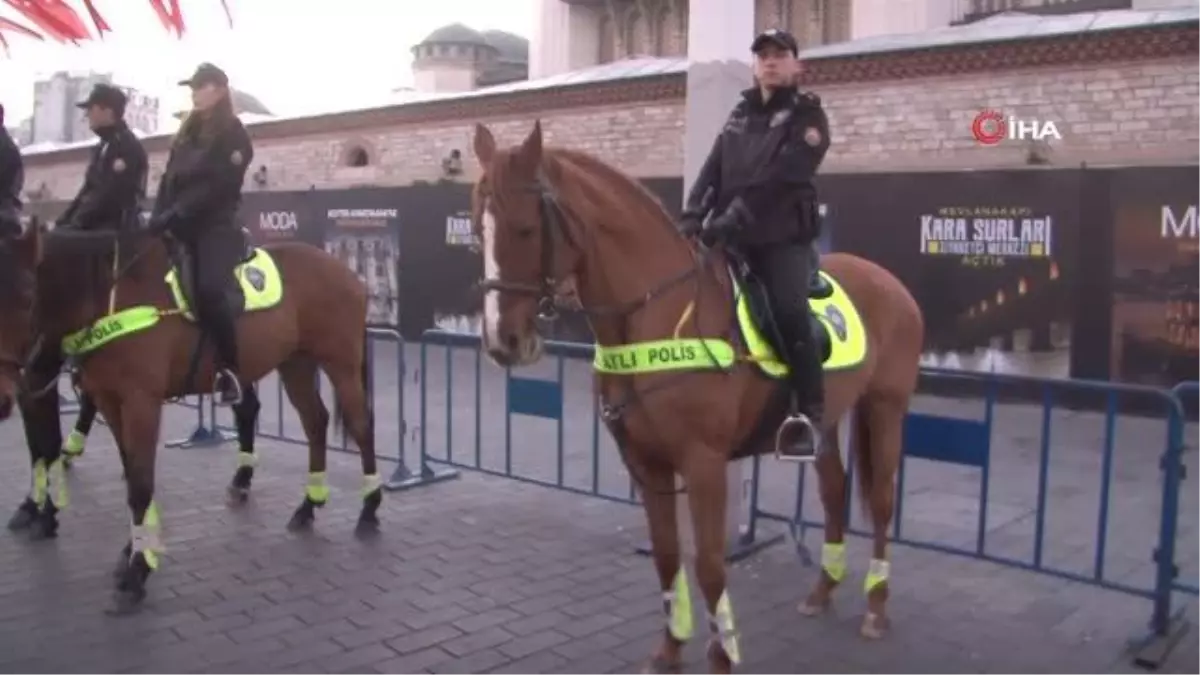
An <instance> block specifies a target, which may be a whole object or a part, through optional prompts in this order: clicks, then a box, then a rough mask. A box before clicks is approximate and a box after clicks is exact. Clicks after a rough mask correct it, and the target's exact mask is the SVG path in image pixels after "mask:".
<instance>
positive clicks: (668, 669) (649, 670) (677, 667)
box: [642, 656, 683, 675]
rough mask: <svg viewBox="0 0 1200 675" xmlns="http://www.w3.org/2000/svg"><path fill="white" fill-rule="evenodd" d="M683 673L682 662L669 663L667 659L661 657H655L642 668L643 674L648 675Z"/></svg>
mask: <svg viewBox="0 0 1200 675" xmlns="http://www.w3.org/2000/svg"><path fill="white" fill-rule="evenodd" d="M682 672H683V664H682V663H681V662H679V661H674V662H672V661H668V660H667V659H665V658H663V657H661V656H655V657H654V658H652V659H650V660H649V661H647V662H646V665H644V666H642V673H645V674H646V675H653V674H655V673H659V674H665V673H682Z"/></svg>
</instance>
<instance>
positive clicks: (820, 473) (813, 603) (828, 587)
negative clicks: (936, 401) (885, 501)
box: [800, 415, 865, 616]
mask: <svg viewBox="0 0 1200 675" xmlns="http://www.w3.org/2000/svg"><path fill="white" fill-rule="evenodd" d="M854 420H855V422H859V421H860V420H859V419H858V416H857V415H855V416H854ZM859 440H861V439H859ZM859 440H856V441H855V442H856V443H857V444H858V445H859V447H860V448H861V447H862V443H859ZM821 443H822V445H823V446H824V447H825V450H823V451H822V452H821V453H820V454H818V455H817V461H816V463H815V464H816V466H815V468H816V470H817V486H818V488H819V490H820V493H821V506H822V507H823V508H824V510H825V543H824V544H823V545H822V546H821V576H820V577H818V578H817V583H816V585H815V586H813V589H812V591H811V592H810V593H809V594H808V598H807V599H805V601H804V602H803V603H802V604H801V605H800V614H802V615H804V616H818V615H820V614H822V613H823V612H825V610H827V609H829V606H830V604H831V603H832V601H833V597H832V596H833V590H834V589H835V588H837V587H838V585H839V584H841V583H842V581H843V580H844V579H845V578H846V543H845V538H846V467H845V465H843V464H842V449H841V441H840V440H838V434H837V427H836V426H834V427H833V428H832V429H830V430H829V431H827V432H825V437H824V439H823V440H822V441H821ZM860 451H865V450H860Z"/></svg>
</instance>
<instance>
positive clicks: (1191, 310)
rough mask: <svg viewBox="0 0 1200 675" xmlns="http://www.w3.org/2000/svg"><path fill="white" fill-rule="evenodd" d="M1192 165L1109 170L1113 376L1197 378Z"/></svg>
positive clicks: (1145, 380)
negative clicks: (1111, 234)
mask: <svg viewBox="0 0 1200 675" xmlns="http://www.w3.org/2000/svg"><path fill="white" fill-rule="evenodd" d="M1198 180H1200V171H1198V170H1197V168H1196V167H1169V168H1168V167H1162V168H1139V169H1137V170H1132V169H1130V170H1119V171H1116V172H1114V175H1113V182H1112V191H1111V194H1112V210H1113V267H1114V270H1113V273H1114V281H1113V314H1112V336H1111V338H1112V349H1111V351H1110V354H1111V359H1112V363H1111V371H1110V372H1111V373H1112V379H1114V380H1120V381H1124V382H1135V383H1141V384H1151V385H1160V386H1173V385H1175V384H1176V383H1178V382H1181V381H1185V380H1194V379H1196V372H1197V369H1198V368H1200V359H1198V349H1200V346H1198V340H1197V337H1198V322H1200V309H1198V306H1200V293H1198V290H1200V284H1198V283H1197V277H1200V257H1198V256H1200V240H1198V239H1197V223H1196V211H1197V209H1196V203H1197V201H1198V200H1197V187H1196V186H1197V181H1198Z"/></svg>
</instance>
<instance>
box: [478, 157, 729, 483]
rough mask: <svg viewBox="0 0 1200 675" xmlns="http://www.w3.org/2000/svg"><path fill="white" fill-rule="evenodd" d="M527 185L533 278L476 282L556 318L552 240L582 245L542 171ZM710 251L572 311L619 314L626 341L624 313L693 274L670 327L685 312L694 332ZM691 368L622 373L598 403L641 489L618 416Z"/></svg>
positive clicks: (629, 313) (577, 248) (628, 315)
mask: <svg viewBox="0 0 1200 675" xmlns="http://www.w3.org/2000/svg"><path fill="white" fill-rule="evenodd" d="M528 189H529V190H531V191H532V192H534V193H536V194H537V196H538V213H539V216H540V220H541V223H540V226H541V227H540V230H541V244H542V250H541V256H540V261H539V264H540V273H539V275H538V276H539V282H538V283H521V282H512V281H504V280H502V279H498V278H485V279H483V280H481V281H480V282H479V284H478V286H479V288H480V289H481V290H482V291H483V292H484V293H488V292H496V293H511V294H514V295H522V296H526V297H529V296H532V297H535V298H537V306H538V318H539V319H541V320H543V321H547V322H552V321H554V320H555V319H557V318H558V302H557V296H558V288H559V284H560V283H561V281H562V280H561V279H559V278H558V277H557V275H556V273H555V269H554V267H555V265H554V261H555V253H556V252H557V249H556V246H557V245H558V244H559V242H560V240H561V242H562V243H563V244H564V245H566V246H567V247H569V248H571V249H573V250H574V251H576V252H578V253H582V252H583V250H584V249H583V246H581V245H580V243H579V242H578V241H576V239H575V237H574V236H572V234H571V230H570V228H569V227H567V216H566V213H565V212H564V211H563V208H562V206H561V205H560V204H559V201H558V199H557V197H556V194H555V192H554V189H553V186H551V185H550V183H549V181H548V180H547V179H546V177H545V174H544V173H539V175H538V178H537V180H536V182H535V183H534V185H532V186H531V187H529V188H528ZM689 248H691V247H689ZM710 253H711V249H706V248H700V249H699V250H698V251H697V250H696V249H695V248H692V256H693V259H694V261H695V264H693V265H691V266H689V267H688V268H687V269H685V270H684V271H683V272H681V273H678V274H675V275H672V276H670V277H667V278H666V279H664V280H662V281H660V282H659V283H657V284H655V285H653V286H652V287H651V288H650V289H649V290H647V291H646V292H645V293H643V294H642V295H641V296H639V297H636V298H633V299H632V300H628V301H625V302H620V303H616V304H613V305H601V306H592V307H582V306H581V308H580V309H578V310H577V311H579V312H581V313H582V314H584V315H585V316H587V317H589V319H590V318H593V317H594V318H602V317H606V318H616V319H619V320H621V324H620V330H619V332H620V333H621V335H622V340H623V341H627V340H628V338H627V335H628V331H629V319H630V318H631V316H632V315H633V314H635V313H637V312H638V311H640V310H641V309H643V308H644V307H646V306H647V305H649V304H650V303H651V302H652V301H653V300H655V299H656V298H658V297H659V296H661V295H662V294H663V293H665V292H667V291H668V290H670V289H672V288H674V287H675V286H678V285H679V284H682V283H684V282H686V281H689V280H695V291H694V294H695V298H694V299H693V301H692V303H691V304H690V305H689V306H688V309H687V311H686V312H685V316H683V317H681V319H680V322H679V325H678V326H677V328H676V332H678V330H679V328H681V327H682V326H683V325H684V322H685V321H687V319H688V318H689V317H688V315H690V318H691V320H692V323H693V325H694V326H695V327H696V329H697V332H699V324H700V318H699V302H698V300H699V297H700V284H701V282H702V281H703V278H704V277H703V275H702V272H704V271H705V270H707V269H709V264H710V262H711V260H710V258H709V257H708V256H709V254H710ZM580 304H581V305H582V300H580ZM701 344H702V346H703V347H704V349H705V350H706V351H708V346H707V344H706V343H703V342H702V343H701ZM709 358H710V359H712V361H713V363H717V359H716V356H715V355H713V354H712V353H711V351H710V352H709ZM693 374H694V373H691V372H680V373H676V374H674V375H670V376H667V377H663V378H662V379H661V380H659V382H658V383H657V384H655V385H653V386H650V387H647V388H644V389H640V390H639V389H636V388H635V387H634V386H633V384H632V381H631V380H632V379H633V378H632V377H625V378H622V381H624V382H626V386H625V390H626V391H625V395H624V396H623V397H622V398H621V399H620V400H619V401H617V402H616V403H613V404H609V403H602V404H601V409H600V415H601V417H602V418H603V419H604V421H605V423H606V424H607V425H608V426H609V430H610V431H611V432H612V433H613V436H614V440H615V441H616V445H617V450H618V452H619V453H620V455H621V461H622V463H623V464H625V468H626V470H627V471H628V472H629V477H630V478H631V479H632V480H633V482H634V483H635V484H636V485H637V486H638V487H639V488H640V489H641V490H642V491H643V492H645V491H646V490H647V487H646V484H645V481H643V480H642V478H641V477H640V476H639V475H638V472H637V471H635V470H634V468H633V465H632V463H631V462H630V461H629V455H628V450H627V448H626V446H627V445H628V443H627V442H626V441H627V438H626V431H625V426H624V424H623V421H622V417H623V415H624V413H625V412H626V410H628V409H629V407H630V406H632V405H634V404H636V403H639V402H640V400H639V399H644V397H645V396H647V395H648V394H651V393H654V392H657V391H661V390H663V389H667V388H668V387H672V386H674V385H676V384H678V383H679V382H680V381H681V380H682V379H683V378H685V377H687V376H689V375H693ZM647 414H649V413H647ZM651 428H655V427H654V425H651ZM684 492H686V488H683V489H679V490H672V491H668V492H657V491H655V494H661V495H664V496H667V495H676V494H681V493H684Z"/></svg>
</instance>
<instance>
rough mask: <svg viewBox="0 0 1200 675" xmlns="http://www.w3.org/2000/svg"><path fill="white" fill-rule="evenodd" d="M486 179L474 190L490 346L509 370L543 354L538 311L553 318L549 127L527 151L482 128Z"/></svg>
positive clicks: (480, 151) (531, 139)
mask: <svg viewBox="0 0 1200 675" xmlns="http://www.w3.org/2000/svg"><path fill="white" fill-rule="evenodd" d="M474 151H475V158H476V159H477V160H478V161H479V165H480V168H481V169H482V171H481V172H480V176H479V179H478V180H477V181H476V183H475V188H474V190H473V192H472V199H471V206H472V208H471V212H472V224H473V226H474V228H475V235H476V236H477V237H478V238H479V241H480V244H481V246H482V248H483V272H484V276H485V279H484V282H483V287H484V293H485V294H484V300H483V345H484V348H485V349H486V350H487V353H488V355H489V356H490V357H491V358H492V360H493V361H495V362H496V363H498V364H500V365H503V366H511V365H518V366H519V365H527V364H530V363H533V362H534V361H537V360H538V359H539V358H540V357H541V353H542V344H543V341H542V337H541V334H540V333H539V332H538V327H537V321H536V320H537V318H538V315H539V313H543V314H545V313H547V312H548V311H549V307H550V306H551V303H552V302H553V297H554V292H555V288H556V286H557V282H556V279H555V273H556V270H557V269H559V268H558V266H557V264H558V262H559V261H557V260H555V257H556V256H555V252H556V251H555V247H554V241H553V240H552V238H551V237H552V236H553V232H552V230H551V229H550V228H551V227H553V225H552V224H550V223H547V222H546V215H547V213H546V212H547V209H548V208H553V207H552V205H550V204H548V203H547V202H548V201H549V200H550V199H552V198H551V196H550V189H551V188H550V186H549V184H548V182H547V179H546V177H545V172H544V170H543V168H542V163H543V150H542V127H541V123H540V122H537V123H535V124H534V127H533V131H531V132H530V134H529V136H528V137H527V138H526V139H525V141H524V142H523V143H521V145H519V146H516V147H513V148H506V149H501V148H497V146H496V139H495V137H494V136H493V135H492V132H491V131H490V130H489V129H488V128H487V127H485V126H483V125H481V124H480V125H476V127H475V141H474Z"/></svg>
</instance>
